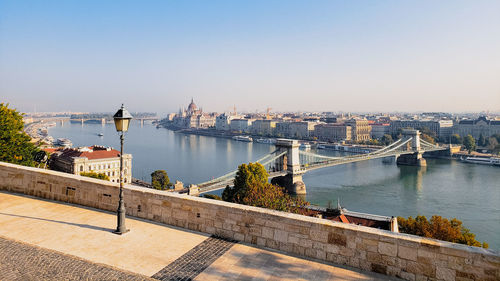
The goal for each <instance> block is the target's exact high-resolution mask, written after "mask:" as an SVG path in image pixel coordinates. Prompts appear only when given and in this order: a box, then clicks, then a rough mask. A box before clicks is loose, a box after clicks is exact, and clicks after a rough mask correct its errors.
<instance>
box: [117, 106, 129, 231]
mask: <svg viewBox="0 0 500 281" xmlns="http://www.w3.org/2000/svg"><path fill="white" fill-rule="evenodd" d="M113 119H114V121H115V127H116V131H117V132H120V133H121V134H120V195H119V197H118V198H119V200H118V210H117V211H116V213H117V219H118V223H117V226H116V230H115V231H113V233H115V234H119V235H122V234H124V233H127V232H128V231H129V230H128V229H127V228H126V227H125V204H124V202H123V138H124V137H123V134H124V133H125V132H126V131H128V126H129V125H130V120H132V115H131V114H130V113H129V112H128V111H127V110H126V109H125V107H123V104H122V107H121V108H120V109H119V110H118V111H117V112H116V113H115V115H114V116H113Z"/></svg>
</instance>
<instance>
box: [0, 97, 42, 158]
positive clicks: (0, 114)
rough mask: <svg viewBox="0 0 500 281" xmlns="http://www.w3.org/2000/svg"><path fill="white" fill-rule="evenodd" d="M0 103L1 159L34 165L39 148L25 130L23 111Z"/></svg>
mask: <svg viewBox="0 0 500 281" xmlns="http://www.w3.org/2000/svg"><path fill="white" fill-rule="evenodd" d="M8 106H9V105H8V104H3V103H0V161H3V162H9V163H13V164H18V165H24V166H34V165H35V162H34V160H33V157H34V155H35V153H36V152H37V151H38V148H37V147H36V146H35V145H34V144H33V143H31V142H30V140H31V138H30V137H29V136H28V135H27V134H26V133H25V132H24V131H23V129H24V122H23V116H22V114H21V113H19V112H17V111H16V110H15V109H9V108H8Z"/></svg>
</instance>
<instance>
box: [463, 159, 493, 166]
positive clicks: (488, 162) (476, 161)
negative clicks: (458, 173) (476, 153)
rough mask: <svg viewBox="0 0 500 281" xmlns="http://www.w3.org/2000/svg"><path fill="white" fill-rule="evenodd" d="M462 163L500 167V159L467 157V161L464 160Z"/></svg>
mask: <svg viewBox="0 0 500 281" xmlns="http://www.w3.org/2000/svg"><path fill="white" fill-rule="evenodd" d="M462 161H464V162H466V163H473V164H481V165H490V166H500V158H495V157H490V158H486V157H467V158H465V159H462Z"/></svg>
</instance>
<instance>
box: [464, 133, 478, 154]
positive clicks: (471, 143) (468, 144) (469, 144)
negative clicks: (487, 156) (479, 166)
mask: <svg viewBox="0 0 500 281" xmlns="http://www.w3.org/2000/svg"><path fill="white" fill-rule="evenodd" d="M464 147H465V149H467V151H469V153H471V152H472V151H474V150H476V140H475V139H474V138H473V137H472V136H471V135H467V136H466V137H465V138H464Z"/></svg>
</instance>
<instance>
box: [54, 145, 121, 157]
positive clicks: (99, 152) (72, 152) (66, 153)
mask: <svg viewBox="0 0 500 281" xmlns="http://www.w3.org/2000/svg"><path fill="white" fill-rule="evenodd" d="M90 149H94V150H93V151H78V149H73V148H66V149H64V150H62V153H61V154H60V155H59V156H58V157H59V158H72V157H86V158H87V159H89V160H94V159H105V158H115V157H120V152H119V151H118V150H115V149H111V150H109V151H107V150H105V149H96V148H94V147H90Z"/></svg>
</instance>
